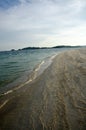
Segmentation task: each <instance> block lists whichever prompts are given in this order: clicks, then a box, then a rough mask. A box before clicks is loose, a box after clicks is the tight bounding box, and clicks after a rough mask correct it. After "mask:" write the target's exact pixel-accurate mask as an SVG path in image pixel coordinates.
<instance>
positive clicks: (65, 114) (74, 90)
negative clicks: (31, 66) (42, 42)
mask: <svg viewBox="0 0 86 130" xmlns="http://www.w3.org/2000/svg"><path fill="white" fill-rule="evenodd" d="M85 129H86V49H77V50H71V51H65V52H62V53H61V54H59V55H57V56H56V57H55V58H54V60H53V62H52V64H51V65H50V66H49V67H48V68H46V69H45V70H44V72H43V73H42V74H41V75H40V76H38V77H37V78H36V79H35V80H33V81H32V82H30V83H28V84H26V85H24V86H23V87H21V88H20V89H17V90H15V91H13V92H11V93H8V94H6V95H2V96H1V97H0V130H85Z"/></svg>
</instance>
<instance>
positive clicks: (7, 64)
mask: <svg viewBox="0 0 86 130" xmlns="http://www.w3.org/2000/svg"><path fill="white" fill-rule="evenodd" d="M61 51H64V49H56V48H53V49H28V50H17V51H3V52H0V90H1V89H2V88H6V87H8V86H11V87H12V86H13V84H16V83H21V82H24V81H25V80H27V79H28V75H29V74H30V73H31V71H33V69H34V68H35V67H36V66H37V65H38V64H41V62H42V61H43V60H45V59H46V58H48V57H51V56H53V55H55V54H57V53H59V52H61ZM14 86H15V85H14Z"/></svg>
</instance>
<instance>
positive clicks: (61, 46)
mask: <svg viewBox="0 0 86 130" xmlns="http://www.w3.org/2000/svg"><path fill="white" fill-rule="evenodd" d="M79 47H82V46H69V45H68V46H66V45H60V46H54V47H25V48H22V49H18V50H32V49H52V48H79ZM12 50H14V49H12Z"/></svg>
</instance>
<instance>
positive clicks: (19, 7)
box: [0, 0, 86, 50]
mask: <svg viewBox="0 0 86 130" xmlns="http://www.w3.org/2000/svg"><path fill="white" fill-rule="evenodd" d="M58 45H86V0H0V50H10V49H13V48H14V49H19V48H23V47H29V46H31V47H35V46H38V47H52V46H58Z"/></svg>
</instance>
